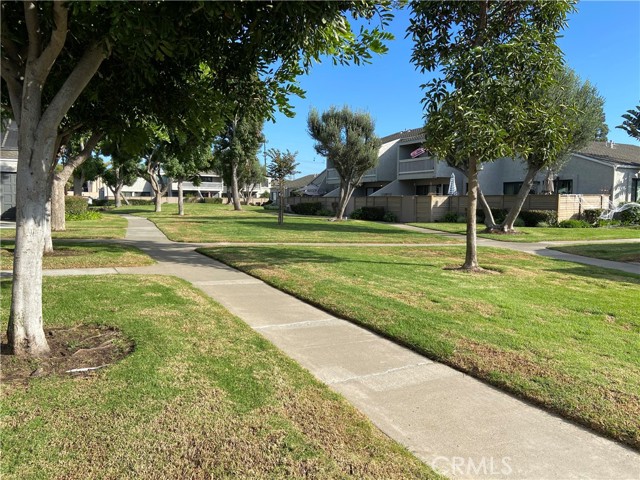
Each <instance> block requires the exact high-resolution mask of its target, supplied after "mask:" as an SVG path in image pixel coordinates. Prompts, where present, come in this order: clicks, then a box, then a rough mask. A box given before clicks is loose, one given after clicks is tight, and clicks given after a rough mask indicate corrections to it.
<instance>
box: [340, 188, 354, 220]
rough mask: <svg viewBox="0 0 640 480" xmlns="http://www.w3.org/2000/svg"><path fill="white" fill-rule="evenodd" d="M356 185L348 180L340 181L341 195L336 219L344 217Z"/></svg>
mask: <svg viewBox="0 0 640 480" xmlns="http://www.w3.org/2000/svg"><path fill="white" fill-rule="evenodd" d="M353 191H354V187H353V186H352V185H351V184H349V183H348V182H344V181H342V180H341V181H340V197H339V200H338V211H337V212H336V220H343V219H344V212H345V210H346V209H347V205H348V203H349V200H350V199H351V195H353Z"/></svg>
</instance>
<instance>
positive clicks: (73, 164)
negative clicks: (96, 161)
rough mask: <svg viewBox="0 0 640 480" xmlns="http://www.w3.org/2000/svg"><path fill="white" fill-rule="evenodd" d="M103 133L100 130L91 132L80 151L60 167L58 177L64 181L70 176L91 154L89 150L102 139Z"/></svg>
mask: <svg viewBox="0 0 640 480" xmlns="http://www.w3.org/2000/svg"><path fill="white" fill-rule="evenodd" d="M103 135H104V134H103V133H102V132H93V133H92V134H91V137H89V140H87V143H86V144H85V145H84V148H83V149H82V151H81V152H80V153H79V154H78V155H76V156H75V157H73V159H72V160H71V161H69V162H68V163H67V164H66V165H65V166H64V167H63V168H62V172H60V177H62V178H63V179H64V181H65V182H66V181H67V180H69V178H71V175H72V174H73V171H74V170H75V169H76V168H78V167H79V166H80V165H82V164H83V163H84V162H85V161H86V160H87V158H89V157H90V156H91V152H93V150H94V149H95V148H96V145H98V142H99V141H100V140H101V139H102V137H103Z"/></svg>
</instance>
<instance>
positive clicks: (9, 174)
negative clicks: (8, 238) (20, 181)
mask: <svg viewBox="0 0 640 480" xmlns="http://www.w3.org/2000/svg"><path fill="white" fill-rule="evenodd" d="M17 171H18V126H17V125H16V123H15V122H10V123H9V125H7V128H6V130H3V131H2V143H1V144H0V218H2V220H14V219H15V218H16V208H15V207H16V174H17Z"/></svg>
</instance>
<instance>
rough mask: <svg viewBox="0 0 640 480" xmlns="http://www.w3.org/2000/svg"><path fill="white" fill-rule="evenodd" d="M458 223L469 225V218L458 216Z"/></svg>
mask: <svg viewBox="0 0 640 480" xmlns="http://www.w3.org/2000/svg"><path fill="white" fill-rule="evenodd" d="M456 223H467V217H465V216H464V215H458V217H456Z"/></svg>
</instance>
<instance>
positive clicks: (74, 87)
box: [39, 44, 106, 129]
mask: <svg viewBox="0 0 640 480" xmlns="http://www.w3.org/2000/svg"><path fill="white" fill-rule="evenodd" d="M105 56H106V54H105V51H104V49H103V48H102V47H101V46H100V45H99V44H93V45H91V46H90V47H89V48H87V50H86V51H85V52H84V55H82V58H81V59H80V61H79V62H78V64H77V65H76V66H75V68H74V69H73V71H72V72H71V74H69V76H68V77H67V80H66V81H65V82H64V84H63V85H62V87H61V88H60V90H58V93H56V96H55V97H54V98H53V100H52V101H51V103H50V104H49V106H48V107H47V109H46V110H45V112H44V114H43V115H42V119H41V121H40V126H39V129H40V128H43V126H45V127H44V128H46V126H47V125H59V124H60V122H61V121H62V119H63V118H64V116H65V115H66V114H67V112H68V111H69V108H71V105H73V102H75V101H76V99H77V98H78V97H79V96H80V94H81V93H82V91H83V90H84V88H85V87H86V86H87V84H88V83H89V81H90V80H91V78H93V75H94V74H95V73H96V71H97V70H98V68H99V67H100V64H101V63H102V61H103V60H104V59H105Z"/></svg>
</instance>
